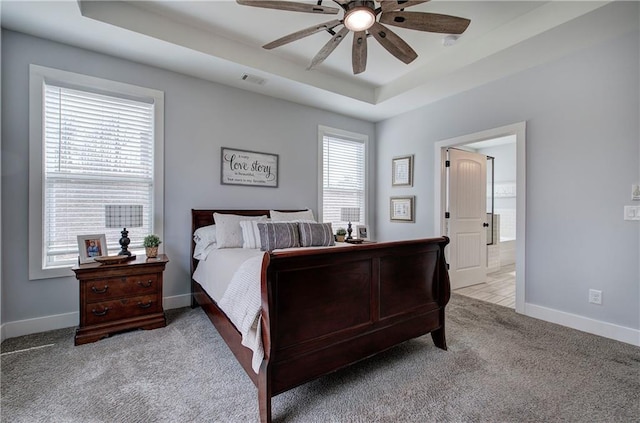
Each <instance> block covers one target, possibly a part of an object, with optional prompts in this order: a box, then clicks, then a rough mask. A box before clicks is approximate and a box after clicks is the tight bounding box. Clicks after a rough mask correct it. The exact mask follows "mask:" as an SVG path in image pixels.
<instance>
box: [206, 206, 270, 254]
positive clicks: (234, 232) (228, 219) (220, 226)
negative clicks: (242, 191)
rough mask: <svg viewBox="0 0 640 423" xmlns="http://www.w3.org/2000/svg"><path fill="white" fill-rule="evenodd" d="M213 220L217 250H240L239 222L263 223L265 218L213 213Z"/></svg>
mask: <svg viewBox="0 0 640 423" xmlns="http://www.w3.org/2000/svg"><path fill="white" fill-rule="evenodd" d="M213 220H214V221H215V222H216V243H217V244H218V248H242V228H241V227H240V222H241V221H243V220H257V221H265V220H267V216H242V215H238V214H224V213H214V214H213Z"/></svg>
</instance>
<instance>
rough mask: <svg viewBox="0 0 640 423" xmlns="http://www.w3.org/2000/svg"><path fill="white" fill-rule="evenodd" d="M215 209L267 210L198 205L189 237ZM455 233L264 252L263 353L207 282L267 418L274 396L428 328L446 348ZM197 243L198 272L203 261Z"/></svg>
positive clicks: (222, 329)
mask: <svg viewBox="0 0 640 423" xmlns="http://www.w3.org/2000/svg"><path fill="white" fill-rule="evenodd" d="M214 212H217V213H221V214H236V215H243V216H260V215H269V211H268V210H192V233H193V232H195V230H196V229H198V228H201V227H204V226H208V225H213V224H214ZM448 242H449V240H448V238H446V237H440V238H430V239H421V240H411V241H398V242H384V243H382V242H381V243H365V244H360V245H348V246H341V247H321V248H313V247H312V248H296V249H291V250H286V249H283V250H275V251H273V252H271V253H267V254H264V257H263V258H262V263H261V269H260V278H259V279H260V281H259V286H260V293H259V295H260V297H259V301H260V305H261V309H260V311H259V313H261V320H260V328H261V339H262V348H263V358H262V361H261V362H260V363H259V371H258V372H257V373H256V371H254V368H255V366H254V367H253V368H252V359H253V352H252V351H251V350H250V349H249V348H247V347H245V346H243V345H242V344H241V341H242V335H241V334H240V332H239V331H238V329H236V327H235V326H234V324H233V323H232V322H231V320H230V319H229V318H228V317H227V314H225V312H223V311H222V309H221V308H220V306H219V304H218V303H217V302H216V301H214V300H213V299H212V297H211V295H209V294H208V293H207V292H206V291H205V289H204V288H203V286H202V285H201V284H200V283H198V282H196V281H195V280H193V279H192V282H191V284H192V306H193V307H196V306H198V305H200V306H201V307H202V309H203V310H204V311H205V313H206V314H207V316H208V317H209V319H210V320H211V322H212V323H213V324H214V326H215V327H216V329H217V330H218V332H219V333H220V335H221V336H222V338H223V339H224V340H225V342H226V343H227V345H228V346H229V348H230V349H231V351H232V352H233V354H234V355H235V356H236V358H237V360H238V361H239V363H240V364H241V365H242V367H243V368H244V369H245V371H246V373H247V374H248V375H249V377H250V378H251V380H252V381H253V383H254V384H255V385H256V387H257V388H258V402H259V410H260V421H261V422H271V398H272V397H274V396H276V395H278V394H280V393H282V392H285V391H287V390H289V389H292V388H294V387H296V386H298V385H301V384H303V383H306V382H308V381H311V380H313V379H315V378H318V377H320V376H323V375H326V374H328V373H330V372H333V371H336V370H338V369H341V368H344V367H346V366H348V365H350V364H353V363H355V362H358V361H360V360H363V359H365V358H367V357H370V356H372V355H374V354H377V353H379V352H381V351H384V350H386V349H389V348H391V347H393V346H395V345H398V344H399V343H402V342H404V341H407V340H409V339H412V338H415V337H418V336H421V335H424V334H427V333H431V336H432V338H433V341H434V343H435V345H436V346H437V347H439V348H442V349H446V348H447V346H446V341H445V313H444V310H445V305H446V304H447V302H448V301H449V296H450V291H449V277H448V274H447V269H446V262H445V258H444V248H445V245H447V243H448ZM194 247H195V244H194V243H193V242H192V246H191V257H192V262H191V275H192V277H193V273H194V271H195V270H196V267H197V266H198V260H196V259H194V258H193V255H194Z"/></svg>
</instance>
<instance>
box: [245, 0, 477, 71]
mask: <svg viewBox="0 0 640 423" xmlns="http://www.w3.org/2000/svg"><path fill="white" fill-rule="evenodd" d="M236 1H237V3H238V4H241V5H244V6H253V7H263V8H267V9H278V10H289V11H294V12H306V13H319V14H326V15H337V14H338V12H339V11H340V9H339V8H336V7H329V6H323V5H322V0H318V1H317V4H312V3H300V2H293V1H282V0H281V1H276V0H273V1H272V0H236ZM333 1H334V2H335V3H337V4H338V5H339V6H340V7H341V8H342V10H343V11H344V16H343V18H342V19H334V20H331V21H328V22H324V23H321V24H318V25H314V26H312V27H309V28H305V29H302V30H300V31H297V32H294V33H291V34H289V35H285V36H284V37H282V38H278V39H277V40H275V41H272V42H270V43H268V44H265V45H264V46H262V47H263V48H265V49H272V48H276V47H280V46H282V45H285V44H288V43H290V42H292V41H296V40H299V39H301V38H304V37H307V36H309V35H312V34H315V33H318V32H322V31H327V32H328V33H330V34H331V35H332V38H331V39H330V40H329V41H328V42H327V43H326V44H325V45H324V47H322V49H320V51H319V52H318V54H316V56H315V57H314V58H313V60H312V61H311V64H310V65H309V67H308V68H307V69H312V68H314V67H315V66H317V65H319V64H320V63H322V62H323V61H324V60H325V59H326V58H327V57H328V56H329V54H331V52H333V50H335V48H336V47H337V46H338V44H340V42H341V41H342V40H343V39H344V38H345V37H346V36H347V34H348V33H349V31H353V46H352V64H353V73H354V74H359V73H362V72H364V71H365V69H366V67H367V37H368V36H369V35H371V36H373V38H375V39H376V40H377V41H378V42H379V43H380V44H381V45H382V47H384V48H385V49H386V50H387V51H388V52H389V53H391V54H392V55H394V56H395V57H396V58H398V59H399V60H401V61H402V62H404V63H407V64H408V63H411V62H412V61H413V60H415V58H416V57H418V54H417V53H416V52H415V51H414V50H413V49H412V48H411V46H409V44H407V43H406V42H405V41H404V40H403V39H402V38H400V37H399V36H398V35H397V34H395V33H394V32H393V31H391V30H390V29H389V28H387V27H386V26H384V25H383V24H386V25H393V26H397V27H400V28H406V29H414V30H417V31H425V32H437V33H442V34H455V35H458V34H462V33H463V32H464V31H465V30H466V29H467V27H468V26H469V24H470V23H471V21H470V20H469V19H465V18H459V17H456V16H449V15H441V14H437V13H426V12H405V11H404V9H405V8H407V7H411V6H415V5H417V4H421V3H426V2H428V1H429V0H398V1H391V0H378V3H380V7H377V8H376V6H375V3H376V2H375V1H372V0H333ZM378 15H379V16H380V18H379V19H378V21H376V18H377V17H378ZM341 25H342V28H340V29H339V30H337V29H338V27H340V26H341Z"/></svg>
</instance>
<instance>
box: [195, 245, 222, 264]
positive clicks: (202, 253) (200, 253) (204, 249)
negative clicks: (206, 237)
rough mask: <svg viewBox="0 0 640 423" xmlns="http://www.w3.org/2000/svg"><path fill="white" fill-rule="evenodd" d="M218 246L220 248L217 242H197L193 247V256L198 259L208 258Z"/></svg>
mask: <svg viewBox="0 0 640 423" xmlns="http://www.w3.org/2000/svg"><path fill="white" fill-rule="evenodd" d="M216 248H218V246H217V245H216V244H215V242H214V243H213V244H209V245H206V246H205V245H202V244H196V248H194V249H193V258H194V259H196V260H206V259H207V256H208V255H209V253H210V252H211V251H213V250H215V249H216Z"/></svg>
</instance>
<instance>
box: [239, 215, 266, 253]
mask: <svg viewBox="0 0 640 423" xmlns="http://www.w3.org/2000/svg"><path fill="white" fill-rule="evenodd" d="M240 228H242V241H243V242H242V248H260V246H261V244H260V230H259V229H258V221H257V220H241V221H240Z"/></svg>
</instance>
